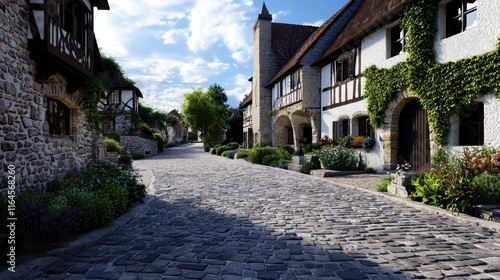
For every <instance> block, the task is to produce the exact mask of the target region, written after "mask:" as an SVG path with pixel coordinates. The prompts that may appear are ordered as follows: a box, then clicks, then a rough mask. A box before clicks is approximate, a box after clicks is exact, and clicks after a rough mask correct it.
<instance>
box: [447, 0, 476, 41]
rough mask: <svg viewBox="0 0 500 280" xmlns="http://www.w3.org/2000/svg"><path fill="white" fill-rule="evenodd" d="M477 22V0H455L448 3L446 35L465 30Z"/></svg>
mask: <svg viewBox="0 0 500 280" xmlns="http://www.w3.org/2000/svg"><path fill="white" fill-rule="evenodd" d="M476 23H477V0H453V1H451V2H450V3H448V4H446V37H450V36H453V35H455V34H458V33H461V32H464V31H465V30H467V29H469V28H472V27H474V26H475V25H476Z"/></svg>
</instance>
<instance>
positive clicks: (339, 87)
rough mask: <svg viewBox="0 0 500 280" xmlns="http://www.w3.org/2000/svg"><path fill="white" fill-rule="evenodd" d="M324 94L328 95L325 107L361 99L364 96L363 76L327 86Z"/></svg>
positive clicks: (328, 107)
mask: <svg viewBox="0 0 500 280" xmlns="http://www.w3.org/2000/svg"><path fill="white" fill-rule="evenodd" d="M323 94H327V95H328V99H327V103H326V104H325V105H326V106H325V107H324V108H323V109H330V108H334V107H337V106H341V105H344V104H348V103H351V102H356V101H358V100H361V99H362V98H363V97H362V84H361V77H355V78H353V79H352V80H347V81H344V82H342V83H339V84H336V85H334V86H332V87H329V88H325V89H323Z"/></svg>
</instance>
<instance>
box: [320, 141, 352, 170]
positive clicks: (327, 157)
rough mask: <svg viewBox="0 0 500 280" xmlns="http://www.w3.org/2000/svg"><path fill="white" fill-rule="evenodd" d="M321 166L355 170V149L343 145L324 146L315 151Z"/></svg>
mask: <svg viewBox="0 0 500 280" xmlns="http://www.w3.org/2000/svg"><path fill="white" fill-rule="evenodd" d="M317 156H318V158H319V160H320V161H321V163H322V164H323V167H324V168H325V169H329V170H355V169H356V168H357V166H358V157H357V155H356V151H354V150H352V149H349V148H347V147H346V146H344V145H337V146H335V147H331V146H325V147H323V148H322V149H321V150H320V151H318V152H317Z"/></svg>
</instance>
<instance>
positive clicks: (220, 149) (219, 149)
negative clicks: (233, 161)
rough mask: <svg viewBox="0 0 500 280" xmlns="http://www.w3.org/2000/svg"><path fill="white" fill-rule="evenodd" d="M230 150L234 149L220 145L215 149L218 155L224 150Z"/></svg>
mask: <svg viewBox="0 0 500 280" xmlns="http://www.w3.org/2000/svg"><path fill="white" fill-rule="evenodd" d="M230 150H232V149H231V148H230V147H229V146H220V147H218V148H217V150H216V151H215V154H216V155H218V156H222V153H223V152H225V151H230Z"/></svg>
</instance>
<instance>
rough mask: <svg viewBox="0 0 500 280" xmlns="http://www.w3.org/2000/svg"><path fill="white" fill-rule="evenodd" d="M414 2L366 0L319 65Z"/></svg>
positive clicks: (404, 0) (403, 0) (406, 0)
mask: <svg viewBox="0 0 500 280" xmlns="http://www.w3.org/2000/svg"><path fill="white" fill-rule="evenodd" d="M411 1H412V0H364V1H363V3H362V4H361V6H360V7H359V8H358V10H357V11H356V13H355V14H354V16H353V17H352V18H351V19H350V20H349V22H348V23H347V24H346V26H345V27H344V29H343V30H342V32H341V33H340V34H339V36H338V37H337V39H336V40H335V41H334V42H333V43H332V44H331V45H330V47H328V49H327V50H326V51H325V53H324V54H323V55H322V56H321V58H320V59H319V60H318V62H317V63H322V62H323V61H325V60H328V59H329V58H331V57H332V56H334V55H335V54H337V53H338V52H339V51H341V49H342V48H343V47H345V46H346V45H350V44H352V43H353V42H354V41H355V40H359V39H361V38H363V37H364V36H366V35H367V34H369V33H370V31H371V30H372V29H374V28H376V27H378V26H382V25H383V24H385V23H386V22H387V21H388V20H393V19H391V17H393V16H395V14H398V13H399V12H401V11H402V10H403V8H404V7H405V6H406V5H407V4H408V3H409V2H411ZM315 64H316V63H315Z"/></svg>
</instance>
